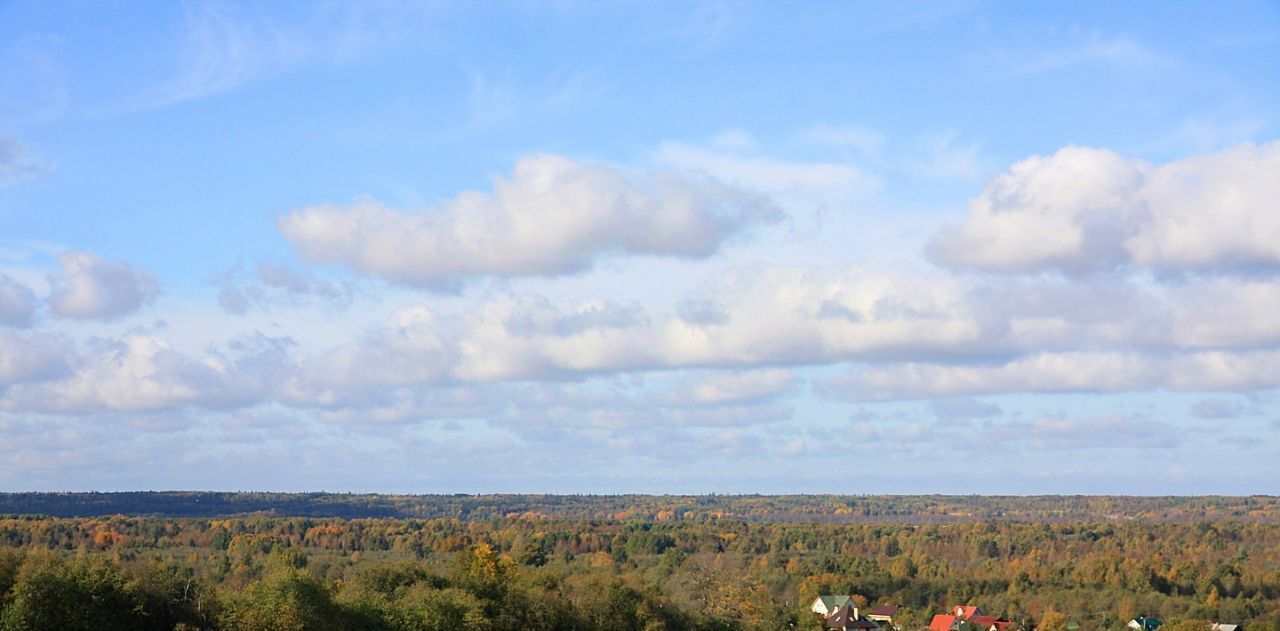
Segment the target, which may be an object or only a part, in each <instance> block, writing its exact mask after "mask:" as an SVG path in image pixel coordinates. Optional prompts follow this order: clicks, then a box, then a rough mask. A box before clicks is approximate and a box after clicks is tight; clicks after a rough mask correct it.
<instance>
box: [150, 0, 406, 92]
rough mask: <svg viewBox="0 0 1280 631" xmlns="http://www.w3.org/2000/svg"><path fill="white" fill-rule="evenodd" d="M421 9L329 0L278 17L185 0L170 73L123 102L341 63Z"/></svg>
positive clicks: (382, 45)
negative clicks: (313, 65)
mask: <svg viewBox="0 0 1280 631" xmlns="http://www.w3.org/2000/svg"><path fill="white" fill-rule="evenodd" d="M429 13H430V11H429V10H428V9H427V8H426V7H414V6H396V5H387V4H364V3H357V4H347V3H334V4H324V5H317V6H315V7H314V9H313V10H310V11H307V12H306V14H305V15H303V16H301V17H299V18H297V19H294V20H288V21H286V20H281V19H277V18H274V17H271V16H268V15H266V14H265V13H263V12H258V11H255V10H254V7H253V6H251V5H230V4H223V3H218V2H203V3H197V4H191V5H187V10H186V13H185V16H184V20H183V24H182V26H181V35H180V37H179V49H178V51H177V53H176V55H175V58H176V60H177V65H176V67H175V68H174V71H173V74H172V75H171V76H170V77H169V78H167V79H165V80H163V81H161V82H159V83H157V84H155V85H153V86H151V87H150V88H147V89H145V90H143V91H142V92H141V93H139V94H137V95H135V96H134V97H132V98H131V99H129V100H128V101H127V102H126V103H125V109H126V110H135V111H136V110H148V109H154V108H159V107H165V106H169V105H173V104H175V103H181V102H183V101H190V100H194V99H200V98H204V97H208V96H212V95H215V94H220V93H224V92H228V91H231V90H234V89H236V88H239V87H241V86H243V85H246V84H248V83H251V82H253V81H256V80H259V79H263V78H266V77H270V76H272V75H276V74H279V73H282V72H285V71H287V70H290V69H292V68H296V67H298V66H301V65H304V64H310V63H342V62H345V61H348V60H351V59H356V58H359V57H363V56H365V55H368V54H371V53H373V52H376V51H378V50H383V49H386V48H387V47H389V46H392V45H394V44H396V43H398V42H401V41H404V39H405V38H406V37H408V36H409V35H410V34H411V33H416V35H418V36H419V37H420V36H422V30H421V29H418V28H416V27H418V26H422V25H423V24H425V20H424V19H423V18H425V16H426V15H429Z"/></svg>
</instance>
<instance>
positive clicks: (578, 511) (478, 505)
mask: <svg viewBox="0 0 1280 631" xmlns="http://www.w3.org/2000/svg"><path fill="white" fill-rule="evenodd" d="M248 513H267V514H272V515H279V516H298V517H342V518H348V519H357V518H377V517H393V518H456V519H462V520H473V521H474V520H490V519H611V520H643V521H670V520H714V519H733V520H746V521H781V522H792V521H797V522H799V521H803V522H828V523H835V522H858V521H891V522H907V523H927V522H947V521H973V520H985V519H1001V520H1028V521H1043V520H1049V521H1068V520H1072V521H1076V520H1115V519H1137V520H1144V521H1196V520H1215V519H1230V520H1248V521H1280V497H1275V496H1249V497H1228V496H1177V497H1134V496H1081V495H1070V496H1057V495H1039V496H979V495H972V496H954V495H874V496H862V495H462V494H459V495H380V494H342V493H231V492H184V491H165V492H121V493H3V494H0V514H37V515H50V516H57V517H87V516H96V515H116V514H121V515H162V516H172V517H221V516H230V515H242V514H248Z"/></svg>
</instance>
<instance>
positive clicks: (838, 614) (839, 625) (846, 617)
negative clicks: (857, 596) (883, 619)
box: [822, 603, 880, 629]
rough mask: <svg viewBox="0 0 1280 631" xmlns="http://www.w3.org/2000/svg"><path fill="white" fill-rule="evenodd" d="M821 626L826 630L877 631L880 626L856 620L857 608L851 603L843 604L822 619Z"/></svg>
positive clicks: (867, 621) (868, 621)
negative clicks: (866, 630) (856, 630)
mask: <svg viewBox="0 0 1280 631" xmlns="http://www.w3.org/2000/svg"><path fill="white" fill-rule="evenodd" d="M822 626H824V627H826V628H828V629H879V628H880V625H878V624H876V623H874V622H871V621H870V620H859V619H858V608H857V607H854V606H853V604H852V603H845V604H843V605H841V606H840V608H839V609H837V610H835V611H833V612H831V615H829V616H827V617H826V618H823V620H822Z"/></svg>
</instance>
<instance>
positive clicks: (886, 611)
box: [867, 605, 898, 618]
mask: <svg viewBox="0 0 1280 631" xmlns="http://www.w3.org/2000/svg"><path fill="white" fill-rule="evenodd" d="M895 613H898V606H897V605H880V606H879V607H872V608H871V610H870V611H868V612H867V615H868V616H884V617H886V618H887V617H889V616H892V615H893V614H895Z"/></svg>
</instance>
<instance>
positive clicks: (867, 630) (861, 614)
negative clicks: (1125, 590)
mask: <svg viewBox="0 0 1280 631" xmlns="http://www.w3.org/2000/svg"><path fill="white" fill-rule="evenodd" d="M809 610H810V611H812V612H814V613H815V614H817V615H818V618H819V619H820V620H821V621H822V628H823V629H829V630H832V631H855V630H857V631H877V630H881V629H884V630H886V631H903V629H902V627H901V626H900V625H899V624H898V623H897V622H896V621H895V620H894V616H895V615H896V614H897V613H898V606H897V605H877V606H875V607H862V608H860V607H859V606H858V605H857V603H856V602H855V601H854V599H853V596H848V595H823V596H818V597H817V598H814V600H813V603H812V604H811V605H809ZM1161 624H1162V623H1161V622H1160V620H1159V619H1158V618H1154V617H1150V616H1138V617H1136V618H1134V619H1132V620H1130V621H1129V623H1128V624H1127V625H1125V626H1127V627H1128V628H1129V629H1132V630H1133V631H1157V630H1158V629H1160V627H1161ZM928 630H929V631H1050V630H1049V629H1048V628H1047V627H1046V628H1045V629H1043V630H1040V629H1037V626H1036V625H1030V626H1029V627H1028V628H1023V626H1022V625H1019V624H1015V623H1014V622H1013V621H1011V620H1009V619H1008V618H1006V617H1004V616H1003V615H991V614H989V613H987V612H985V611H983V610H982V608H981V607H977V606H974V605H958V606H956V607H954V608H953V609H952V610H951V611H949V612H947V613H940V614H934V616H933V619H932V620H930V621H929V626H928ZM907 631H916V630H913V629H909V630H907ZM1053 631H1090V630H1085V629H1082V628H1081V626H1080V624H1079V623H1078V622H1076V621H1074V620H1070V619H1069V618H1067V619H1064V620H1063V621H1062V623H1061V626H1060V627H1059V629H1055V630H1053ZM1205 631H1243V628H1242V627H1241V626H1240V625H1238V624H1228V623H1222V622H1213V623H1210V624H1208V625H1207V627H1206V629H1205Z"/></svg>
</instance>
